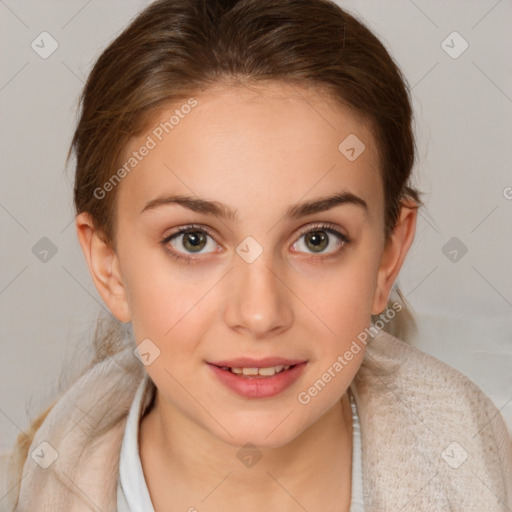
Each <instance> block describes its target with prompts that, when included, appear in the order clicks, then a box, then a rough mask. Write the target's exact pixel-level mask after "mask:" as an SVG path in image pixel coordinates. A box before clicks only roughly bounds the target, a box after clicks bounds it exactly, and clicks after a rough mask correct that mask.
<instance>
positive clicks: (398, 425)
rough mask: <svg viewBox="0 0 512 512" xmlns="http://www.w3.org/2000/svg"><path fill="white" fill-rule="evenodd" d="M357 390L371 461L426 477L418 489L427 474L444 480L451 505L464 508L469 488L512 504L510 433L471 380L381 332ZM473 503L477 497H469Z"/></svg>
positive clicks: (370, 346)
mask: <svg viewBox="0 0 512 512" xmlns="http://www.w3.org/2000/svg"><path fill="white" fill-rule="evenodd" d="M353 387H354V388H355V395H356V399H357V406H358V409H359V410H360V413H361V432H362V436H363V443H364V437H365V436H366V441H367V449H368V450H370V449H371V451H372V452H373V454H371V453H370V452H369V451H368V453H367V460H368V462H370V460H371V463H372V464H382V463H381V462H380V461H379V460H377V459H382V458H386V457H387V458H388V459H389V460H388V462H387V463H386V465H389V467H388V469H390V470H391V469H392V468H393V470H395V468H396V471H398V470H399V468H400V467H401V468H402V470H404V469H406V468H405V466H407V465H410V468H409V470H410V471H411V472H412V471H416V472H418V475H421V476H418V477H417V478H418V482H417V485H420V483H421V482H422V481H423V483H425V482H426V481H428V480H425V478H427V476H428V475H429V474H430V477H432V476H433V475H437V478H438V479H439V478H440V475H443V480H442V483H441V481H440V483H439V486H440V487H442V488H443V489H444V491H445V492H443V493H442V494H443V495H445V496H448V495H449V493H452V496H453V498H450V499H453V500H457V501H456V503H458V504H461V503H463V500H464V499H467V498H465V497H464V495H463V493H462V490H463V489H464V488H467V487H466V486H476V487H479V486H481V485H483V484H482V482H484V483H485V484H486V485H487V486H488V488H491V489H494V490H495V491H498V492H497V495H498V496H499V501H501V502H505V503H507V504H509V503H510V504H511V505H512V493H511V490H510V487H511V482H512V442H511V439H510V436H509V434H508V430H507V427H506V425H505V422H504V420H503V417H502V416H501V414H500V412H499V410H498V409H497V408H496V406H495V405H494V403H493V402H492V401H491V399H490V398H489V397H488V396H487V395H486V394H485V393H484V392H483V391H482V390H481V389H480V388H479V387H478V386H477V385H476V384H475V383H474V382H473V381H472V380H471V379H469V378H468V377H467V376H465V375H464V374H462V373H461V372H459V371H458V370H456V369H455V368H452V367H451V366H449V365H448V364H446V363H444V362H443V361H440V360H439V359H437V358H435V357H433V356H431V355H429V354H426V353H424V352H422V351H421V350H419V349H417V348H415V347H413V346H411V345H409V344H407V343H405V342H404V341H402V340H400V339H398V338H396V337H394V336H392V335H390V334H388V333H385V332H383V331H380V332H379V333H378V334H377V335H376V336H375V338H374V339H373V340H372V341H370V342H369V343H368V346H367V349H366V353H365V356H364V360H363V364H362V366H361V368H360V370H359V372H358V373H357V375H356V377H355V378H354V383H353ZM379 445H381V446H379ZM383 446H384V447H383ZM390 450H393V453H392V454H391V455H390ZM404 461H407V463H405V464H404ZM393 464H394V465H393ZM420 465H421V470H418V468H419V467H420ZM478 482H480V484H479V485H477V484H478ZM476 487H475V488H476ZM488 488H487V489H488ZM482 492H484V491H482ZM470 494H471V493H470ZM484 494H485V492H484ZM430 498H431V497H430ZM447 499H448V498H447ZM471 499H473V500H474V499H477V498H476V497H475V496H474V495H473V494H471ZM489 499H490V498H489ZM494 499H496V496H494Z"/></svg>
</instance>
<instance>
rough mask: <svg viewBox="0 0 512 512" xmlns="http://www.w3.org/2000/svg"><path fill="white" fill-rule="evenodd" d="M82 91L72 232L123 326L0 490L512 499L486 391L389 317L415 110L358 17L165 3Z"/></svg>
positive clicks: (256, 0) (308, 0)
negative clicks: (404, 336)
mask: <svg viewBox="0 0 512 512" xmlns="http://www.w3.org/2000/svg"><path fill="white" fill-rule="evenodd" d="M81 107H82V108H81V117H80V120H79V123H78V126H77V129H76V132H75V135H74V139H73V144H72V149H74V151H75V154H76V160H77V164H76V181H75V189H74V193H75V205H76V212H77V216H76V228H77V234H78V238H79V241H80V244H81V247H82V249H83V252H84V255H85V259H86V261H87V264H88V268H89V270H90V274H91V277H92V279H93V281H94V284H95V285H96V287H97V289H98V291H99V293H100V294H101V296H102V298H103V300H104V301H105V304H106V305H107V306H108V308H109V310H110V311H111V312H112V315H113V316H114V317H115V319H116V320H115V321H116V322H117V323H118V324H123V325H127V326H129V329H125V330H124V331H122V332H121V331H119V330H118V331H116V332H107V335H106V336H104V337H101V336H99V337H98V338H97V339H96V340H95V346H96V348H97V357H96V358H95V360H94V361H93V362H92V364H91V365H90V367H89V368H88V369H87V371H85V372H84V373H83V374H82V375H81V376H80V378H78V379H77V380H76V382H75V383H74V384H73V385H72V386H71V387H70V389H69V390H68V391H67V392H66V393H65V394H64V395H63V396H61V397H59V399H58V400H56V402H55V403H54V404H52V406H51V407H50V408H49V409H48V410H47V411H46V412H45V413H44V414H43V415H42V416H41V417H40V418H39V419H38V420H36V422H34V424H33V425H32V429H31V432H29V433H28V437H26V438H25V437H24V438H22V441H23V442H20V446H19V447H18V450H17V451H16V452H15V454H14V455H13V457H12V460H11V469H10V472H9V479H10V484H9V485H10V487H9V489H10V492H9V493H8V494H7V496H6V498H5V499H4V500H3V503H4V504H6V505H5V506H7V504H8V505H9V507H10V508H11V509H14V510H17V511H19V512H29V511H30V512H34V511H44V510H51V511H52V512H61V511H62V512H64V511H66V512H69V511H85V510H95V511H103V512H106V511H115V510H119V511H130V512H141V511H144V512H149V511H156V512H159V511H166V512H167V511H171V512H175V511H199V512H206V511H232V510H233V511H234V510H244V511H246V512H253V511H256V510H258V511H260V510H269V511H280V512H291V511H310V512H312V511H318V510H322V511H339V512H342V511H346V512H348V511H351V512H355V511H363V510H364V511H366V512H370V511H379V512H382V511H388V510H393V511H394V510H404V511H405V510H407V511H416V510H418V511H420V510H421V511H427V510H428V511H431V510H487V511H505V510H511V508H512V489H511V483H512V446H511V442H510V439H509V438H508V435H507V430H506V427H505V424H504V421H503V419H502V417H501V416H500V414H499V412H498V411H497V409H496V408H495V406H494V405H493V404H492V402H491V400H490V399H489V398H488V397H486V396H485V395H484V394H483V392H482V391H481V390H480V389H479V388H478V387H477V386H476V385H475V384H474V383H472V382H471V381H470V380H469V379H468V378H466V377H465V376H463V375H462V374H460V373H458V372H457V371H455V370H454V369H452V368H450V367H449V366H447V365H446V364H444V363H442V362H441V361H438V360H437V359H435V358H433V357H430V356H428V355H426V354H424V353H422V352H420V351H419V350H417V349H414V348H412V347H411V346H410V345H408V344H407V343H406V342H405V341H403V340H401V339H399V338H398V337H395V336H394V335H393V334H391V333H392V332H394V333H395V334H396V333H398V331H396V330H395V331H393V329H396V328H397V327H396V322H397V321H400V319H401V318H403V317H404V314H405V312H404V311H405V308H404V304H403V303H402V302H400V301H393V300H391V299H390V296H391V293H392V291H393V287H394V283H395V280H396V278H397V275H398V273H399V271H400V268H401V266H402V263H403V261H404V258H405V257H406V254H407V251H408V249H409V247H410V245H411V243H412V241H413V238H414V232H415V223H416V214H417V208H418V207H419V205H420V199H419V194H418V192H417V191H415V190H414V188H412V186H411V183H410V178H411V170H412V167H413V163H414V158H415V148H414V137H413V131H412V127H411V120H412V113H411V105H410V99H409V94H408V90H407V87H406V85H405V83H404V79H403V77H402V75H401V73H400V71H399V69H398V67H397V65H396V64H395V63H394V61H393V59H392V58H391V57H390V55H389V54H388V52H387V51H386V49H385V48H384V47H383V45H382V44H381V43H380V42H379V40H378V39H377V38H376V37H375V36H374V35H373V34H372V33H371V32H370V31H369V30H368V29H367V28H366V27H365V26H364V25H363V24H362V23H361V22H359V21H358V20H356V19H355V18H354V17H352V16H350V15H349V14H348V13H346V12H344V11H343V10H341V9H340V8H339V7H338V6H336V5H335V4H333V3H331V2H329V1H326V0H293V1H292V0H240V1H235V0H233V1H221V0H208V1H206V0H193V1H191V0H158V1H157V2H154V3H153V4H151V5H150V6H149V7H147V8H146V9H145V10H144V11H143V12H142V13H141V14H140V15H139V16H138V17H137V18H136V19H135V20H134V21H133V22H132V23H131V24H130V26H129V27H128V28H126V29H125V30H124V32H123V33H121V34H120V35H119V37H117V38H116V39H115V41H114V42H112V43H111V44H110V45H109V46H108V48H107V49H106V50H105V51H104V52H103V53H102V55H101V56H100V57H99V59H98V61H97V62H96V64H95V66H94V68H93V70H92V72H91V74H90V76H89V78H88V81H87V84H86V86H85V89H84V92H83V97H82V103H81ZM393 326H394V327H393ZM120 333H121V334H122V335H121V334H120ZM0 503H1V502H0Z"/></svg>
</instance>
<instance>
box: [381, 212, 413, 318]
mask: <svg viewBox="0 0 512 512" xmlns="http://www.w3.org/2000/svg"><path fill="white" fill-rule="evenodd" d="M417 210H418V208H417V206H416V204H415V203H410V202H409V203H403V204H402V207H401V210H400V215H399V218H398V221H397V224H396V226H395V228H394V229H393V232H392V233H391V235H390V237H389V239H388V240H387V242H386V246H385V247H384V251H383V253H382V257H381V261H380V264H379V269H378V271H377V287H376V289H375V294H374V296H373V305H372V315H378V314H380V313H382V312H383V311H384V310H385V309H386V306H387V302H388V298H389V293H390V291H391V287H392V286H393V284H394V282H395V279H396V278H397V276H398V273H399V272H400V268H401V267H402V263H403V262H404V259H405V256H406V255H407V251H408V250H409V247H410V246H411V244H412V242H413V240H414V233H415V231H416V219H417Z"/></svg>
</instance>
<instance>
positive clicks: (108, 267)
mask: <svg viewBox="0 0 512 512" xmlns="http://www.w3.org/2000/svg"><path fill="white" fill-rule="evenodd" d="M75 225H76V232H77V235H78V241H79V242H80V245H81V247H82V251H83V253H84V256H85V259H86V260H87V266H88V267H89V272H90V273H91V277H92V279H93V281H94V285H95V286H96V289H97V290H98V292H99V294H100V295H101V298H102V299H103V301H104V302H105V304H106V305H107V306H108V308H109V309H110V311H111V312H112V314H113V315H114V316H115V317H116V318H117V319H118V320H119V321H121V322H129V321H130V319H131V316H130V311H129V308H128V302H127V300H126V290H125V285H124V283H123V279H122V276H121V271H120V266H119V259H118V257H117V255H116V253H115V251H114V249H113V248H112V247H110V245H108V244H107V243H106V241H104V238H103V236H102V233H100V232H98V231H97V230H96V228H95V226H94V223H93V221H92V218H91V216H90V215H89V214H88V213H80V214H78V215H77V217H76V220H75Z"/></svg>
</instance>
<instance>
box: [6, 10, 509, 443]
mask: <svg viewBox="0 0 512 512" xmlns="http://www.w3.org/2000/svg"><path fill="white" fill-rule="evenodd" d="M147 3H148V2H144V1H134V0H131V1H127V0H123V1H119V0H118V1H112V0H109V1H103V2H100V1H99V0H92V1H75V0H73V1H70V0H67V1H64V0H62V1H55V0H51V1H50V0H46V1H44V2H42V1H35V0H32V1H14V0H0V44H1V48H2V64H1V67H0V105H1V107H0V108H1V116H2V123H1V137H0V148H1V155H2V159H1V168H2V181H1V183H2V185H1V187H0V226H1V234H2V238H1V245H0V247H1V250H0V256H1V268H0V308H1V318H0V319H1V325H2V329H1V358H0V382H1V389H0V432H1V435H0V450H3V449H6V448H7V447H8V446H9V445H10V443H11V442H12V441H13V440H14V438H15V436H16V435H17V433H18V432H19V429H20V428H26V427H27V426H28V421H29V417H31V416H33V415H35V414H36V413H37V412H38V411H39V409H40V407H42V406H43V405H46V404H47V402H48V401H49V400H50V399H51V398H53V396H54V393H55V392H56V390H57V386H58V377H59V374H60V372H61V370H62V369H64V371H65V372H66V371H67V372H69V373H70V374H72V373H73V371H74V370H75V369H76V368H78V367H79V366H80V364H82V362H83V361H85V359H86V355H85V354H86V353H87V350H88V340H89V338H90V331H91V329H92V325H93V323H94V320H95V318H96V315H97V312H98V311H99V310H100V309H101V307H100V305H99V304H100V302H101V299H99V295H98V294H97V293H96V290H95V288H94V285H93V284H92V281H91V278H90V276H89V273H88V270H87V267H86V264H85V260H84V258H83V255H82V252H81V250H80V247H79V245H78V241H77V239H76V234H75V230H74V224H73V223H72V220H73V210H72V173H73V163H74V162H72V163H71V165H70V167H69V171H68V173H67V174H66V172H65V171H64V163H65V157H66V153H67V149H68V145H69V143H70V140H71V136H72V132H73V128H74V125H75V111H76V106H77V97H78V94H79V92H80V90H81V88H82V86H83V82H84V80H85V77H86V76H87V73H88V72H89V70H90V69H91V67H92V64H93V62H94V60H95V58H96V57H97V56H98V54H99V52H100V51H101V50H102V49H103V48H104V47H105V46H106V44H108V42H109V41H110V40H112V38H113V37H114V36H115V35H116V34H117V33H119V31H120V30H122V29H123V28H124V27H125V25H126V24H127V23H128V21H129V20H130V19H131V18H132V17H133V16H134V15H135V13H137V12H138V11H139V10H140V8H142V7H143V6H144V5H146V4H147ZM340 5H342V6H343V7H345V8H347V9H348V10H349V11H351V12H354V13H356V14H359V15H360V17H361V18H362V19H363V20H364V21H366V23H367V24H368V25H369V26H370V28H372V29H373V30H374V31H375V32H376V33H377V35H378V36H380V38H381V39H382V40H383V42H384V44H385V45H386V46H387V47H388V49H389V50H390V51H391V53H392V54H393V55H394V57H395V58H396V60H397V61H398V63H399V64H400V66H401V67H402V69H403V70H404V72H405V75H406V77H407V79H408V80H409V82H410V84H411V87H412V94H413V99H414V108H415V116H416V133H417V137H418V149H419V155H418V164H417V166H416V170H415V173H416V185H417V186H418V187H419V188H420V189H421V190H423V191H424V192H426V195H425V197H424V199H425V201H426V203H427V207H426V209H424V210H423V211H422V212H421V215H420V218H419V223H418V229H417V235H416V240H415V243H414V245H413V247H412V249H411V251H410V254H409V256H408V259H407V261H406V264H405V266H404V268H403V271H402V273H401V275H400V279H399V284H400V286H401V288H402V290H403V292H404V293H405V294H406V297H407V299H408V300H409V301H410V303H411V304H412V305H413V307H414V309H415V311H416V313H417V315H418V318H419V327H420V331H419V334H418V335H417V336H416V338H415V339H413V340H410V341H411V342H412V343H413V344H415V345H416V346H418V347H420V348H421V349H423V350H425V351H426V352H428V353H431V354H433V355H435V356H436V357H438V358H439V359H442V360H444V361H446V362H448V363H449V364H450V365H452V366H453V367H455V368H457V369H458V370H460V371H462V372H463V373H465V374H466V375H468V376H469V377H470V378H471V379H472V380H473V381H475V382H476V383H477V384H478V385H479V386H480V387H481V388H482V389H483V391H484V392H486V393H487V394H488V395H489V396H490V397H491V399H492V400H493V401H494V403H495V404H496V406H497V407H498V408H499V409H500V410H501V413H502V415H503V416H504V418H505V420H506V421H507V424H508V426H509V428H510V430H511V432H512V323H511V307H512V273H511V271H510V270H511V268H510V262H511V261H512V237H511V234H512V233H511V220H512V216H511V214H512V200H511V199H510V197H512V188H510V189H509V188H507V187H512V174H511V161H512V158H511V152H512V145H511V137H510V135H511V132H512V130H511V125H512V116H511V112H512V58H511V53H512V52H511V50H512V30H511V28H512V27H511V21H512V3H511V1H509V0H501V1H496V0H490V1H483V0H481V1H468V0H463V1H462V0H460V1H450V2H446V1H435V2H434V1H420V0H415V1H414V2H413V1H409V0H400V1H382V0H379V1H367V0H365V1H357V2H355V1H350V2H340ZM43 31H46V32H49V33H50V34H51V35H52V37H53V38H55V40H56V41H57V42H58V45H59V46H58V49H57V50H56V51H55V52H54V53H53V54H52V55H51V56H50V57H49V58H47V59H42V58H41V57H40V56H39V55H38V54H37V53H36V52H35V51H34V50H33V49H32V48H31V43H32V41H33V40H34V39H36V38H37V37H38V36H39V34H41V32H43ZM453 31H457V32H458V33H460V35H461V36H462V37H463V38H464V39H465V40H466V41H467V42H468V44H469V47H468V49H467V50H466V51H465V52H464V53H463V54H462V55H460V56H459V57H458V58H456V59H454V58H452V57H450V56H449V55H448V54H447V53H446V52H445V50H444V49H443V48H442V46H441V43H442V41H444V40H445V39H446V38H447V36H448V35H449V34H451V33H452V32H453ZM448 41H449V42H448V44H450V45H451V46H454V49H455V50H456V49H458V48H460V46H458V45H459V42H457V41H455V42H454V43H451V42H450V39H449V40H448ZM507 196H508V197H509V199H507ZM42 237H47V238H49V239H50V240H51V241H52V242H53V243H54V244H55V246H56V247H57V249H58V252H57V253H56V254H55V256H53V257H52V258H51V259H49V260H48V261H47V262H46V263H44V262H42V261H40V260H39V259H38V258H37V257H36V256H35V255H34V254H33V252H32V248H33V246H34V245H35V244H36V243H37V242H38V241H39V240H40V239H41V238H42ZM452 237H457V238H458V239H459V240H460V243H462V244H464V245H465V246H466V247H467V250H468V251H467V253H466V254H465V255H464V256H463V257H462V258H460V254H461V253H460V252H459V253H458V257H459V258H460V259H459V260H458V261H456V262H452V261H450V259H449V258H448V257H447V256H445V254H444V253H443V251H442V249H443V247H444V246H445V244H446V243H447V242H448V241H449V240H450V239H451V238H452ZM445 252H446V251H445ZM76 354H81V355H80V356H79V357H78V358H77V357H76Z"/></svg>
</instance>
